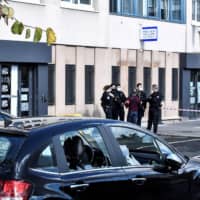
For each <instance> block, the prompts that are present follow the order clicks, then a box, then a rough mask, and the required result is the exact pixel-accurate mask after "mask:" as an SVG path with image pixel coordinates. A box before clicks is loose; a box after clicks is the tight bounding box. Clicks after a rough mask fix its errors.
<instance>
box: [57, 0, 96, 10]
mask: <svg viewBox="0 0 200 200" xmlns="http://www.w3.org/2000/svg"><path fill="white" fill-rule="evenodd" d="M77 1H78V2H77V3H74V2H73V0H69V1H66V0H61V7H64V8H70V9H78V10H88V11H94V0H90V2H91V3H90V4H88V5H87V4H83V3H80V0H77Z"/></svg>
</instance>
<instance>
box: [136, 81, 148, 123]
mask: <svg viewBox="0 0 200 200" xmlns="http://www.w3.org/2000/svg"><path fill="white" fill-rule="evenodd" d="M136 93H137V96H138V97H139V100H140V105H139V109H138V119H137V125H138V126H141V121H142V117H144V112H145V109H146V102H147V98H146V94H145V92H144V91H143V89H142V83H138V84H137V86H136Z"/></svg>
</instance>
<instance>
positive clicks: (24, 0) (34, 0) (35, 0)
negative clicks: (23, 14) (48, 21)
mask: <svg viewBox="0 0 200 200" xmlns="http://www.w3.org/2000/svg"><path fill="white" fill-rule="evenodd" d="M10 1H14V2H19V3H28V4H39V5H41V0H10Z"/></svg>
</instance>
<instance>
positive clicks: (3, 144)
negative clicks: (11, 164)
mask: <svg viewBox="0 0 200 200" xmlns="http://www.w3.org/2000/svg"><path fill="white" fill-rule="evenodd" d="M10 146H11V142H10V141H9V139H7V138H6V137H0V163H2V162H3V161H4V160H5V159H6V156H7V154H8V151H9V149H10Z"/></svg>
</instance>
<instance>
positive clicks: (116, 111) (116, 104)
mask: <svg viewBox="0 0 200 200" xmlns="http://www.w3.org/2000/svg"><path fill="white" fill-rule="evenodd" d="M111 87H112V94H113V95H114V99H113V105H112V110H113V111H112V117H113V119H116V120H118V119H120V120H121V121H124V116H125V112H124V103H125V101H126V96H125V94H124V92H123V91H122V90H121V86H120V84H112V85H111Z"/></svg>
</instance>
